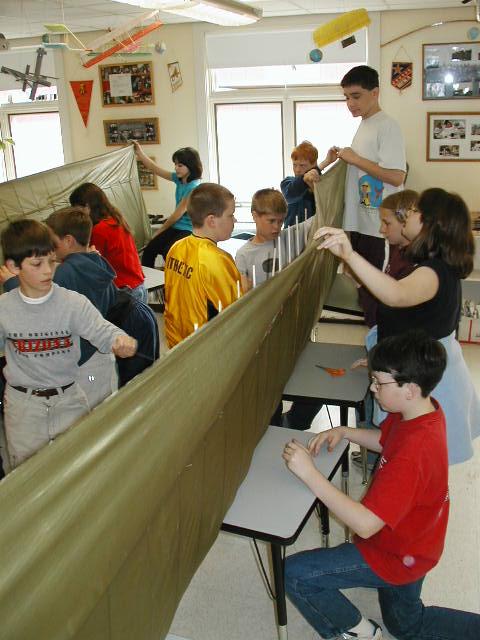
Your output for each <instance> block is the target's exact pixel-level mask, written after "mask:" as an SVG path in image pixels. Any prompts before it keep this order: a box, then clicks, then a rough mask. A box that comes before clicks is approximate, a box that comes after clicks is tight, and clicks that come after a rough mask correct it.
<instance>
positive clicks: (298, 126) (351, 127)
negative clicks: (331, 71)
mask: <svg viewBox="0 0 480 640" xmlns="http://www.w3.org/2000/svg"><path fill="white" fill-rule="evenodd" d="M359 125H360V118H352V115H351V114H350V112H349V111H348V109H347V105H346V103H345V101H338V100H329V101H325V102H295V144H299V143H300V142H302V140H308V141H309V142H311V143H312V144H313V145H314V146H315V147H317V149H318V157H319V159H320V160H322V159H323V158H324V157H325V155H326V154H327V151H328V150H329V149H330V147H333V146H337V147H348V146H349V145H350V143H351V142H352V139H353V136H354V135H355V133H356V132H357V129H358V127H359Z"/></svg>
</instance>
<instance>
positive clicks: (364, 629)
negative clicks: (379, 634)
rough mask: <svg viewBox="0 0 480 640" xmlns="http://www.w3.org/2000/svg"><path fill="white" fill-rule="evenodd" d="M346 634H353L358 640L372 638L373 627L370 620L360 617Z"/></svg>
mask: <svg viewBox="0 0 480 640" xmlns="http://www.w3.org/2000/svg"><path fill="white" fill-rule="evenodd" d="M347 633H355V634H356V635H357V636H358V637H359V638H364V637H365V638H373V636H374V634H375V627H374V626H373V624H372V623H371V622H370V620H367V619H366V618H363V617H362V619H361V620H360V622H359V623H358V624H357V625H355V626H354V627H352V628H351V629H349V630H348V631H347Z"/></svg>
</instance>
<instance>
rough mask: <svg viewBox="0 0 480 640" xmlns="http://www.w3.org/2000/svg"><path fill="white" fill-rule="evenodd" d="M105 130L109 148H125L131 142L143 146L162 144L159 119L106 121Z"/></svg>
mask: <svg viewBox="0 0 480 640" xmlns="http://www.w3.org/2000/svg"><path fill="white" fill-rule="evenodd" d="M103 129H104V133H105V144H106V145H107V147H114V146H123V145H125V144H127V143H128V142H129V141H131V140H136V141H137V142H141V143H142V144H159V143H160V128H159V124H158V118H124V119H121V120H119V119H117V120H104V121H103Z"/></svg>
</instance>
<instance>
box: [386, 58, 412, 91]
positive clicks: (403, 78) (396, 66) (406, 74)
mask: <svg viewBox="0 0 480 640" xmlns="http://www.w3.org/2000/svg"><path fill="white" fill-rule="evenodd" d="M412 77H413V63H412V62H392V80H391V82H392V85H393V86H394V87H395V89H399V90H400V91H402V89H406V88H407V87H409V86H410V85H411V84H412Z"/></svg>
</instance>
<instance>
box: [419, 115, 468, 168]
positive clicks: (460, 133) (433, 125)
mask: <svg viewBox="0 0 480 640" xmlns="http://www.w3.org/2000/svg"><path fill="white" fill-rule="evenodd" d="M452 160H453V161H477V162H478V161H480V111H479V112H477V113H475V112H470V113H463V112H458V111H457V112H453V113H451V112H435V113H427V161H430V162H433V161H443V162H445V161H452Z"/></svg>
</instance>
